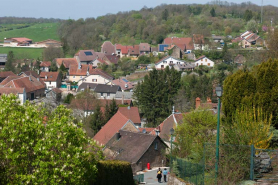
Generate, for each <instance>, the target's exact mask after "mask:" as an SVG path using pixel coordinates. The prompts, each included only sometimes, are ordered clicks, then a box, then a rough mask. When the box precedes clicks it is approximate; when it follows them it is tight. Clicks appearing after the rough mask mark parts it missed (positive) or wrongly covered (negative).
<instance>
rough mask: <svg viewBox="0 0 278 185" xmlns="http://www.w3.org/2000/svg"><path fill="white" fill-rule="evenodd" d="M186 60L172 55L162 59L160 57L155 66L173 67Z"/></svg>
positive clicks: (159, 67)
mask: <svg viewBox="0 0 278 185" xmlns="http://www.w3.org/2000/svg"><path fill="white" fill-rule="evenodd" d="M185 63H186V62H185V61H183V60H179V59H176V58H174V57H172V56H166V57H164V58H162V59H160V60H159V61H157V62H156V64H155V68H156V69H159V70H160V69H161V70H163V69H165V68H166V67H167V66H169V67H172V66H174V65H177V64H185Z"/></svg>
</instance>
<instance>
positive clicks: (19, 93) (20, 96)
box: [0, 87, 27, 105]
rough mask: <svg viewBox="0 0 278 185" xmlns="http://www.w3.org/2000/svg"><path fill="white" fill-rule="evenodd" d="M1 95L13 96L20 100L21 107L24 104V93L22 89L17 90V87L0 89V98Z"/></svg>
mask: <svg viewBox="0 0 278 185" xmlns="http://www.w3.org/2000/svg"><path fill="white" fill-rule="evenodd" d="M3 94H5V95H9V94H14V95H16V96H17V98H18V99H19V100H20V103H21V105H23V104H24V103H25V102H26V99H27V98H26V92H25V89H24V88H17V87H0V96H2V95H3Z"/></svg>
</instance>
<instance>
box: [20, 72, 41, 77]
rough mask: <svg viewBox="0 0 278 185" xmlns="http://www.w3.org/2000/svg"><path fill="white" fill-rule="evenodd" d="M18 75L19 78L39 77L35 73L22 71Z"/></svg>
mask: <svg viewBox="0 0 278 185" xmlns="http://www.w3.org/2000/svg"><path fill="white" fill-rule="evenodd" d="M19 75H20V76H33V77H35V78H39V77H40V75H39V74H38V73H36V72H35V71H24V72H21V73H20V74H19Z"/></svg>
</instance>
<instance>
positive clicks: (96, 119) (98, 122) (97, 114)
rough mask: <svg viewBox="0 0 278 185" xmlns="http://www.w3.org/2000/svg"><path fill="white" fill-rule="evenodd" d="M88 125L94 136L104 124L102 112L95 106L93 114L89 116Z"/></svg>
mask: <svg viewBox="0 0 278 185" xmlns="http://www.w3.org/2000/svg"><path fill="white" fill-rule="evenodd" d="M90 117H91V119H90V125H91V129H92V130H93V131H94V135H95V134H96V133H97V132H98V131H99V130H100V129H101V127H102V126H103V125H104V124H105V123H106V122H105V120H104V118H103V114H102V111H101V109H100V106H99V105H98V104H97V105H96V108H95V111H94V114H91V115H90Z"/></svg>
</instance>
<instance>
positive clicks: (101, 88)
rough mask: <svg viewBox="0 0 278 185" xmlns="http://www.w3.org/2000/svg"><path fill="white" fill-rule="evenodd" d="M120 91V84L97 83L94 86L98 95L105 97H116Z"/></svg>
mask: <svg viewBox="0 0 278 185" xmlns="http://www.w3.org/2000/svg"><path fill="white" fill-rule="evenodd" d="M118 91H121V87H120V86H118V85H105V84H97V86H96V87H95V88H94V92H96V94H97V96H98V97H100V98H103V99H114V98H115V95H116V93H117V92H118Z"/></svg>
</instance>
